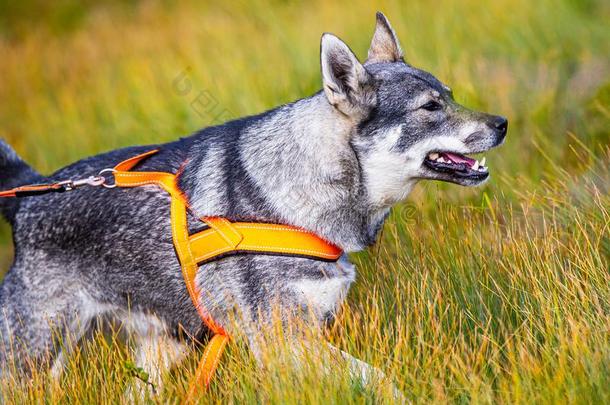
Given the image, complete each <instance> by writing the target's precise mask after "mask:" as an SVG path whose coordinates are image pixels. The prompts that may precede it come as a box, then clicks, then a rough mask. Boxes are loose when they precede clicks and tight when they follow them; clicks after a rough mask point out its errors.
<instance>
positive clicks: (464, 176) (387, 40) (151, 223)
mask: <svg viewBox="0 0 610 405" xmlns="http://www.w3.org/2000/svg"><path fill="white" fill-rule="evenodd" d="M320 63H321V75H322V87H323V88H322V90H321V91H319V92H317V93H315V94H314V95H312V96H310V97H306V98H303V99H300V100H298V101H295V102H292V103H289V104H286V105H282V106H280V107H277V108H275V109H272V110H270V111H267V112H264V113H262V114H259V115H254V116H250V117H246V118H241V119H237V120H235V121H230V122H227V123H225V124H222V125H219V126H214V127H209V128H205V129H203V130H201V131H199V132H197V133H195V134H194V135H192V136H189V137H186V138H181V139H179V140H177V141H175V142H171V143H167V144H163V145H152V146H151V145H149V146H137V147H128V148H124V149H119V150H114V151H111V152H108V153H104V154H100V155H97V156H94V157H90V158H87V159H84V160H81V161H78V162H76V163H74V164H71V165H69V166H67V167H65V168H63V169H60V170H59V171H57V172H56V173H54V174H52V175H51V176H48V177H43V176H42V175H40V174H38V173H37V172H36V171H34V169H32V168H31V167H30V166H28V165H27V164H26V163H24V162H23V161H22V160H21V159H20V158H19V157H18V156H17V155H16V154H15V152H14V151H13V150H12V149H11V148H10V147H9V146H8V145H7V144H6V143H2V144H1V146H0V173H1V174H2V175H1V177H0V188H1V189H7V188H11V187H15V186H18V185H23V184H31V183H41V182H48V181H57V180H62V179H67V178H78V177H82V176H83V175H90V174H96V173H98V172H99V171H100V170H101V169H104V168H107V167H113V166H114V165H115V164H117V163H118V162H120V161H122V160H124V159H127V158H130V157H132V156H135V155H137V154H140V153H143V152H146V151H149V150H151V149H159V152H158V153H157V154H156V155H154V156H152V157H150V158H149V159H147V160H146V161H144V162H143V163H142V164H140V166H139V168H138V169H139V170H140V171H164V172H171V173H179V179H178V185H179V187H180V190H181V191H182V193H183V194H184V196H185V198H186V199H187V200H188V202H189V205H190V208H191V210H192V211H193V212H194V213H196V215H197V216H198V217H204V216H221V217H225V218H227V219H229V220H231V221H253V222H267V223H277V224H288V225H292V226H296V227H299V228H302V229H305V230H308V231H310V232H312V233H315V234H317V235H319V236H320V237H322V238H324V239H325V240H327V241H330V242H332V243H333V244H335V245H337V246H339V247H340V248H341V249H343V251H344V252H356V251H360V250H363V249H365V248H366V247H367V246H370V245H371V244H373V243H374V242H375V240H376V238H377V236H378V234H379V232H380V229H381V227H382V225H383V223H384V220H385V219H386V217H387V216H388V213H389V211H390V209H391V207H392V206H393V205H394V204H396V203H397V202H399V201H401V200H403V199H405V198H406V197H407V195H408V194H409V192H410V190H411V189H412V188H413V186H414V185H415V184H416V183H418V182H419V181H420V180H439V181H445V182H451V183H455V184H458V185H462V186H476V185H479V184H482V183H483V182H485V181H486V180H487V179H488V178H489V170H488V168H487V167H486V166H485V162H484V161H481V162H479V161H478V160H476V159H473V158H471V157H468V156H466V155H467V154H475V153H481V152H485V151H487V150H489V149H491V148H493V147H496V146H498V145H500V144H502V143H503V141H504V138H505V136H506V133H507V120H506V119H505V118H503V117H501V116H495V115H489V114H486V113H482V112H475V111H471V110H468V109H467V108H465V107H463V106H461V105H459V104H458V103H456V101H455V100H454V98H453V95H452V91H451V89H450V88H449V87H448V86H446V85H445V84H443V83H442V82H441V81H439V80H438V79H437V78H436V77H434V76H433V75H432V74H430V73H427V72H425V71H423V70H420V69H417V68H415V67H413V66H411V65H409V64H408V63H406V62H405V60H404V57H403V52H402V50H401V46H400V44H399V41H398V39H397V37H396V34H395V32H394V30H393V29H392V27H391V25H390V23H389V22H388V20H387V19H386V17H385V16H384V15H383V14H381V13H377V21H376V28H375V31H374V34H373V38H372V41H371V45H370V49H369V51H368V57H367V59H366V61H365V62H364V63H361V62H360V61H359V60H358V58H357V57H356V56H355V55H354V53H353V52H352V51H351V49H350V48H349V47H348V46H347V45H346V44H345V43H344V42H343V41H341V40H340V39H339V38H338V37H336V36H334V35H332V34H328V33H326V34H324V35H323V36H322V38H321V50H320ZM0 211H1V212H2V214H3V216H4V217H5V218H6V219H7V221H8V222H9V223H10V224H11V225H12V228H13V236H14V244H15V258H14V263H13V264H12V266H11V268H10V270H9V271H8V273H7V274H6V276H5V278H4V281H3V284H2V286H1V287H0V308H1V311H2V313H1V314H0V321H1V322H0V335H1V336H2V338H1V339H2V340H1V341H0V342H2V344H3V350H0V364H5V365H6V364H7V363H8V362H9V361H12V362H14V363H16V365H17V368H18V369H23V370H27V369H28V367H31V366H32V364H42V363H45V364H49V365H50V366H51V367H52V371H53V372H54V373H55V372H56V373H59V372H61V369H62V367H63V364H64V362H65V359H66V356H67V355H68V354H69V348H68V347H65V346H63V347H61V348H58V345H57V344H56V342H57V338H58V336H59V337H63V336H68V335H70V336H75V337H76V338H77V340H78V338H81V337H83V336H86V335H87V332H89V331H90V330H91V328H93V327H95V326H96V325H98V324H99V322H98V320H99V319H111V320H113V322H118V323H120V324H121V325H122V328H123V329H124V330H126V331H128V332H129V333H130V335H131V336H132V338H133V341H135V342H136V362H137V364H138V365H139V366H142V367H143V368H144V369H146V370H149V371H150V372H151V378H152V380H153V381H154V383H155V384H157V385H158V384H160V381H159V380H160V376H161V373H162V371H163V369H164V368H166V367H170V366H171V365H172V364H175V363H176V362H177V361H179V360H180V358H181V357H183V356H184V355H185V353H186V349H187V345H188V340H189V337H191V338H192V337H195V338H201V339H203V338H204V336H205V335H206V333H207V331H206V328H205V327H204V325H203V324H202V322H201V319H200V318H199V316H198V314H197V311H196V310H195V308H194V307H193V305H192V303H191V301H190V299H189V295H188V293H187V290H186V288H185V284H184V281H183V279H182V276H181V269H180V264H179V262H178V260H177V258H176V254H175V251H174V247H173V244H172V237H171V229H170V206H169V196H168V195H167V194H166V193H165V192H164V191H163V190H161V189H159V188H157V187H155V186H145V187H138V188H133V189H114V190H108V189H105V188H101V187H97V188H94V187H90V188H83V189H80V190H78V191H75V192H70V193H62V194H48V195H44V196H33V197H27V198H21V199H1V200H0ZM189 226H190V227H191V228H192V229H193V230H195V229H197V227H201V223H200V222H199V221H197V220H196V219H193V218H190V219H189ZM355 274H356V273H355V268H354V266H353V265H352V264H350V263H349V260H348V258H347V256H346V255H343V256H342V258H341V259H340V260H339V261H338V262H334V263H327V262H321V261H316V260H312V259H310V258H299V257H287V256H279V255H278V256H274V255H256V254H247V255H232V256H227V257H224V258H222V259H220V260H217V261H213V262H210V263H206V264H203V265H202V266H200V268H199V272H198V275H197V279H196V282H197V285H198V287H199V290H200V300H201V302H202V304H203V307H204V308H206V309H207V311H208V312H209V313H210V315H211V317H212V318H213V319H214V320H215V321H216V322H217V323H219V324H221V325H223V327H225V328H229V330H228V332H229V333H231V334H232V333H233V332H235V333H241V334H243V335H245V336H246V338H247V340H248V342H249V345H250V348H251V349H252V351H253V353H254V355H255V357H257V358H260V355H259V353H260V347H259V346H257V345H258V343H257V342H258V334H259V327H258V326H259V325H262V324H265V323H268V322H269V321H270V319H271V317H272V312H273V311H274V309H275V308H276V307H277V306H279V308H280V309H281V310H285V311H286V312H287V313H292V314H301V315H302V316H303V317H307V319H306V322H307V323H308V324H312V325H315V326H316V327H320V328H321V327H323V325H324V324H325V323H326V322H327V321H328V320H329V319H333V317H334V316H335V314H336V312H337V309H338V308H339V306H340V304H341V302H342V301H343V300H344V298H345V296H346V293H347V291H348V289H349V288H350V285H351V284H352V283H353V282H354V279H355ZM305 308H307V310H304V309H305ZM236 310H237V311H238V312H239V313H240V314H241V315H240V316H241V318H240V319H242V321H241V322H242V323H241V324H238V326H234V324H233V323H231V317H232V314H234V313H235V312H236ZM231 328H234V329H231ZM237 328H239V330H237ZM151 353H158V354H159V353H160V354H159V355H158V356H152V355H151ZM341 355H342V356H343V357H345V358H346V359H348V360H349V361H350V364H351V366H350V371H351V372H352V374H353V377H354V378H357V379H360V380H362V381H363V382H365V383H368V382H370V379H371V378H372V377H371V376H375V375H379V373H380V371H379V370H377V369H374V368H373V367H372V366H370V365H368V364H366V363H364V362H362V361H359V360H357V359H355V358H353V357H351V356H349V355H348V354H345V353H342V352H341ZM26 358H27V359H34V363H32V362H31V361H25V360H24V359H26Z"/></svg>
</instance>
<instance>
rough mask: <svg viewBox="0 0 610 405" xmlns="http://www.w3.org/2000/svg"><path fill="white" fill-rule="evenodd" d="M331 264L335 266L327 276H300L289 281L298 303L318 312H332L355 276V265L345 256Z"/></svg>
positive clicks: (343, 297)
mask: <svg viewBox="0 0 610 405" xmlns="http://www.w3.org/2000/svg"><path fill="white" fill-rule="evenodd" d="M331 265H332V266H335V268H333V269H332V270H333V271H332V275H331V274H329V276H328V277H322V278H315V279H314V278H301V279H297V280H294V281H292V282H291V283H290V289H291V290H292V292H293V293H294V294H295V295H296V297H297V299H298V300H299V301H300V303H301V304H302V305H304V306H307V307H308V308H311V309H313V310H314V311H315V312H317V313H319V314H327V313H334V312H335V311H336V309H337V307H338V306H339V305H340V304H341V302H342V301H343V300H344V299H345V297H346V295H347V292H348V291H349V287H350V286H351V284H352V283H353V282H354V280H355V277H356V269H355V266H354V265H353V264H352V263H350V262H349V261H348V260H347V258H346V257H345V256H343V257H342V258H341V259H340V260H339V261H337V262H336V263H332V264H331ZM329 273H330V272H329Z"/></svg>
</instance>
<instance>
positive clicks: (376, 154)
mask: <svg viewBox="0 0 610 405" xmlns="http://www.w3.org/2000/svg"><path fill="white" fill-rule="evenodd" d="M401 133H402V125H398V126H396V127H394V128H392V129H390V130H388V131H387V134H386V136H385V137H383V138H384V139H383V141H382V142H380V143H378V144H377V145H376V146H375V150H374V151H372V152H371V153H369V154H367V155H366V156H365V157H364V158H363V160H362V171H363V173H364V181H365V182H366V188H367V191H368V195H369V199H370V201H371V202H372V203H374V204H376V205H379V206H382V207H387V206H390V205H392V204H394V203H396V202H398V201H400V200H402V199H404V198H405V197H406V196H407V195H408V194H409V192H410V191H411V188H412V186H413V184H414V182H413V181H410V180H411V178H413V177H414V175H415V174H416V173H417V170H418V169H419V166H420V163H417V162H416V161H414V160H411V159H408V158H407V159H406V158H405V154H404V153H399V152H398V151H395V150H394V149H393V147H394V145H396V143H397V142H398V138H399V137H400V135H401Z"/></svg>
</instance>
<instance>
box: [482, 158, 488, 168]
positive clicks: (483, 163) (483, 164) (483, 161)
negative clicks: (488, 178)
mask: <svg viewBox="0 0 610 405" xmlns="http://www.w3.org/2000/svg"><path fill="white" fill-rule="evenodd" d="M486 159H487V158H485V157H484V158H483V159H481V166H485V160H486Z"/></svg>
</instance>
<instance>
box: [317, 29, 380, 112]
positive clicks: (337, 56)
mask: <svg viewBox="0 0 610 405" xmlns="http://www.w3.org/2000/svg"><path fill="white" fill-rule="evenodd" d="M320 63H321V66H322V82H323V85H324V93H325V94H326V98H327V99H328V101H329V103H330V104H331V105H333V106H334V107H335V108H337V109H338V110H339V111H341V112H342V113H343V114H345V115H348V116H352V117H354V118H361V117H362V116H363V115H366V114H367V113H368V112H369V111H370V109H371V108H372V107H373V106H374V104H375V91H374V88H373V77H372V76H371V75H370V74H369V73H368V72H367V71H366V69H365V68H364V66H362V63H360V61H358V58H356V55H354V53H353V52H352V50H351V49H349V47H348V46H347V45H346V44H345V43H344V42H343V41H341V40H340V39H339V38H337V37H336V36H334V35H332V34H324V35H322V41H321V45H320Z"/></svg>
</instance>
